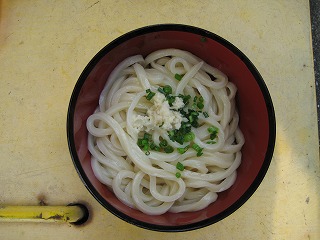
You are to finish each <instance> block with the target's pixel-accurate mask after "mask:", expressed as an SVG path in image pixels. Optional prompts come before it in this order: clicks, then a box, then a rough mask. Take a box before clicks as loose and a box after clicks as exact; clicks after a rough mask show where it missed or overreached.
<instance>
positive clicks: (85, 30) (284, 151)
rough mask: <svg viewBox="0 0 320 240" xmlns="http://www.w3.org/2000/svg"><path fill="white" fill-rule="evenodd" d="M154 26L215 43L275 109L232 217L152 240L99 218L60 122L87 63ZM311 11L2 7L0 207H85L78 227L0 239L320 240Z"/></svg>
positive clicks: (121, 4)
mask: <svg viewBox="0 0 320 240" xmlns="http://www.w3.org/2000/svg"><path fill="white" fill-rule="evenodd" d="M156 23H182V24H189V25H194V26H198V27H201V28H204V29H207V30H209V31H211V32H214V33H216V34H218V35H220V36H222V37H224V38H226V39H228V40H229V41H230V42H232V43H233V44H234V45H236V46H237V47H238V48H239V49H241V50H242V51H243V52H244V53H245V54H246V55H247V56H248V57H249V58H250V59H251V60H252V62H253V63H254V65H255V66H256V67H257V68H258V70H259V71H260V73H261V75H262V76H263V78H264V80H265V82H266V84H267V86H268V88H269V90H270V94H271V96H272V98H273V102H274V107H275V112H276V118H277V139H276V140H277V142H276V148H275V152H274V157H273V160H272V163H271V166H270V168H269V171H268V173H267V175H266V177H265V179H264V180H263V182H262V184H261V185H260V187H259V188H258V190H257V191H256V192H255V193H254V195H253V196H252V197H251V198H250V199H249V200H248V201H247V202H246V203H245V204H244V205H243V206H242V207H241V208H240V209H239V210H237V211H236V212H235V213H234V214H232V215H231V216H229V217H227V218H225V219H224V220H222V221H220V222H218V223H216V224H214V225H211V226H209V227H206V228H203V229H200V230H196V231H191V232H185V233H159V232H153V231H148V230H144V229H141V228H138V227H136V226H133V225H131V224H128V223H126V222H124V221H122V220H120V219H118V218H117V217H115V216H114V215H112V214H111V213H109V212H108V211H107V210H105V209H104V208H103V207H102V206H101V205H99V203H98V202H96V200H95V199H94V198H93V197H92V196H91V195H90V193H89V192H88V191H87V189H86V188H85V187H84V185H83V184H82V182H81V180H80V178H79V177H78V175H77V173H76V170H75V168H74V166H73V163H72V161H71V157H70V154H69V150H68V146H67V138H66V117H67V107H68V103H69V99H70V96H71V93H72V90H73V87H74V85H75V83H76V81H77V79H78V77H79V75H80V73H81V72H82V70H83V69H84V67H85V66H86V64H87V63H88V62H89V61H90V59H91V58H92V57H93V56H94V55H95V54H96V53H97V52H98V51H99V50H100V49H101V48H102V47H104V46H105V45H106V44H108V43H109V42H110V41H111V40H113V39H114V38H116V37H118V36H120V35H122V34H123V33H126V32H128V31H130V30H133V29H135V28H138V27H142V26H146V25H149V24H156ZM310 31H311V27H310V14H309V1H308V0H300V1H287V0H268V1H255V0H246V1H231V0H230V1H229V0H226V1H213V0H211V1H209V0H207V1H206V0H203V1H191V0H189V1H162V0H159V1H142V0H141V1H133V0H131V1H102V0H101V1H98V0H86V1H85V0H72V1H71V0H70V1H69V0H61V1H41V0H38V1H36V0H29V1H24V0H15V1H13V0H2V1H1V0H0V78H1V79H0V121H1V122H0V166H1V167H0V205H5V204H7V205H8V204H9V205H37V204H38V203H39V202H40V201H41V200H43V201H45V202H46V203H47V204H49V205H58V204H60V205H66V204H68V203H70V202H83V203H86V204H87V205H88V207H89V208H90V211H91V217H90V219H89V221H88V222H87V223H86V224H85V225H83V226H79V227H75V226H72V225H69V224H66V223H65V224H55V223H44V224H43V223H0V239H1V240H6V239H78V240H80V239H172V240H174V239H184V240H189V239H190V240H191V239H192V240H194V239H320V205H319V203H320V173H319V148H318V134H317V116H316V99H315V79H314V71H313V60H312V46H311V36H310Z"/></svg>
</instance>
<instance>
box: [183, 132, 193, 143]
mask: <svg viewBox="0 0 320 240" xmlns="http://www.w3.org/2000/svg"><path fill="white" fill-rule="evenodd" d="M194 137H195V136H194V133H193V132H188V133H186V135H184V137H183V141H184V142H191V141H192V140H193V139H194Z"/></svg>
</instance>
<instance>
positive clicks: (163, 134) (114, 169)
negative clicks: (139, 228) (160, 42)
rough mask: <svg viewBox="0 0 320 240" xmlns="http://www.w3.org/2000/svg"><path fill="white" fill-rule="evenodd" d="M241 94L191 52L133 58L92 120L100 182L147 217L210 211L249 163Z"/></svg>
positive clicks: (116, 73)
mask: <svg viewBox="0 0 320 240" xmlns="http://www.w3.org/2000/svg"><path fill="white" fill-rule="evenodd" d="M236 91H237V88H236V86H235V85H234V84H233V83H231V82H229V81H228V78H227V76H226V75H225V74H224V73H222V72H221V71H219V70H218V69H216V68H214V67H212V66H210V65H208V64H207V63H205V62H204V61H203V60H201V59H199V58H198V57H196V56H195V55H193V54H191V53H189V52H186V51H183V50H179V49H163V50H158V51H155V52H153V53H151V54H149V55H148V56H147V57H145V58H144V57H143V56H141V55H136V56H132V57H129V58H127V59H125V60H124V61H122V62H121V63H120V64H118V65H117V67H116V68H115V69H114V70H113V71H112V73H111V74H110V76H109V77H108V79H107V83H106V85H105V87H104V89H103V90H102V92H101V95H100V98H99V105H98V107H97V109H96V111H95V112H94V113H93V114H92V115H91V116H89V118H88V119H87V129H88V131H89V135H88V149H89V151H90V153H91V155H92V156H91V165H92V169H93V172H94V174H95V176H96V177H97V179H98V180H99V181H100V182H101V183H103V184H105V185H106V186H108V187H109V188H110V189H111V190H112V191H113V192H114V194H115V195H116V196H117V197H118V199H119V200H120V201H122V202H123V203H124V204H126V205H128V206H130V207H131V208H135V209H138V210H140V211H142V212H144V213H146V214H151V215H160V214H163V213H165V212H167V211H169V212H174V213H176V212H190V211H197V210H201V209H203V208H205V207H207V206H208V205H209V204H211V203H213V202H214V201H216V199H217V197H218V194H217V193H219V192H222V191H225V190H226V189H228V188H230V187H231V186H232V185H233V184H234V182H235V180H236V176H237V174H236V169H237V168H238V167H239V165H240V163H241V148H242V146H243V144H244V137H243V134H242V133H241V130H240V129H239V126H238V122H239V115H238V113H237V109H236V103H235V95H236Z"/></svg>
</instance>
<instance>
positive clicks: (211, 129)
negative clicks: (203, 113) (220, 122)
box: [208, 126, 219, 140]
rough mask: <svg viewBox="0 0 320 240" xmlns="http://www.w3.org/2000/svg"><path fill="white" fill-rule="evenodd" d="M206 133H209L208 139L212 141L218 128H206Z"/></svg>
mask: <svg viewBox="0 0 320 240" xmlns="http://www.w3.org/2000/svg"><path fill="white" fill-rule="evenodd" d="M208 132H209V133H210V139H211V140H213V139H215V138H216V137H217V134H218V132H219V128H217V127H215V126H211V127H209V128H208Z"/></svg>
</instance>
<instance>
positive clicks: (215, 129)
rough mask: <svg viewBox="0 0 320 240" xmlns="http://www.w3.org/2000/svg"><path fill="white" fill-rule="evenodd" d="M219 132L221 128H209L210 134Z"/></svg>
mask: <svg viewBox="0 0 320 240" xmlns="http://www.w3.org/2000/svg"><path fill="white" fill-rule="evenodd" d="M218 131H219V128H217V127H215V126H211V127H208V132H209V133H214V132H218Z"/></svg>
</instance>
